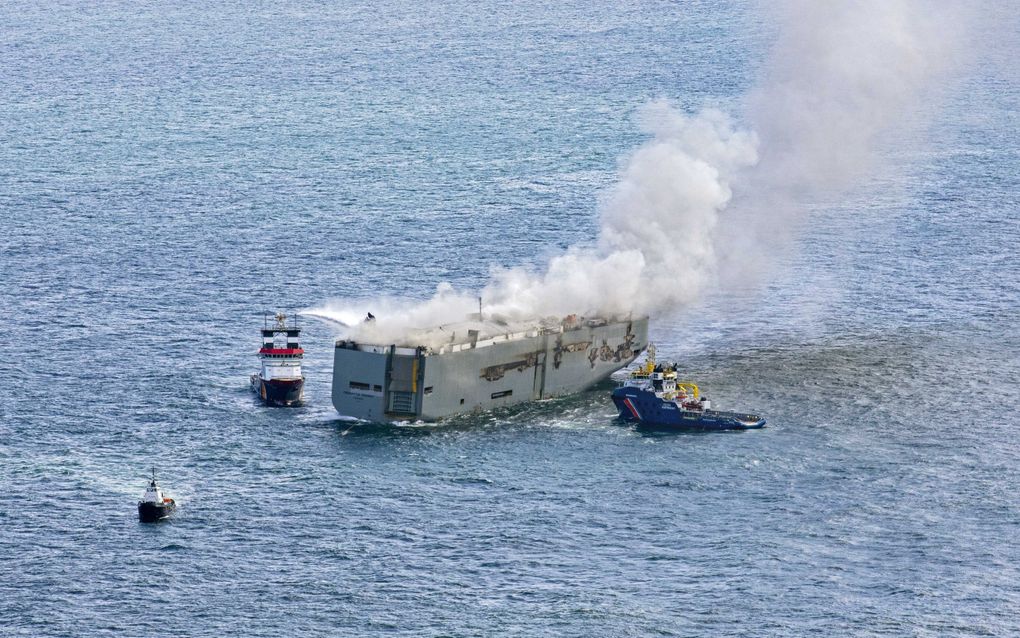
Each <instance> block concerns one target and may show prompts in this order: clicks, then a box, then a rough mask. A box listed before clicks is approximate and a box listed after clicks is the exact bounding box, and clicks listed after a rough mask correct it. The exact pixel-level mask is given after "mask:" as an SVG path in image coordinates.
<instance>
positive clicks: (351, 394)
mask: <svg viewBox="0 0 1020 638" xmlns="http://www.w3.org/2000/svg"><path fill="white" fill-rule="evenodd" d="M647 345H648V317H640V318H636V319H635V318H630V317H627V318H624V319H618V318H605V317H595V318H585V317H578V316H576V315H569V316H567V317H565V318H562V319H545V320H534V321H530V322H523V323H516V324H510V323H508V322H504V321H498V320H496V321H487V322H483V321H481V318H480V315H479V316H478V317H476V320H475V321H465V322H462V323H458V324H447V325H443V326H439V327H437V328H433V329H431V330H425V331H420V332H418V333H416V334H413V335H409V336H408V337H406V338H405V339H403V340H402V341H401V342H400V343H393V344H366V343H358V342H355V341H353V340H351V339H340V340H338V341H337V342H336V346H335V349H334V356H333V390H332V396H333V406H334V407H335V408H336V410H337V412H339V413H340V414H341V415H343V416H349V417H355V418H358V419H364V420H368V421H419V420H420V421H435V420H438V419H442V418H445V417H449V416H453V415H456V414H461V413H465V412H477V411H482V410H489V409H492V408H497V407H503V406H510V405H515V404H518V403H524V402H526V401H536V400H539V399H547V398H550V397H556V396H562V395H566V394H571V393H574V392H579V391H581V390H584V389H585V388H588V387H590V386H592V385H593V384H595V383H597V382H598V381H601V380H603V379H605V378H606V377H608V376H609V375H610V374H612V373H613V372H615V371H617V370H619V369H620V368H622V367H624V366H626V365H628V364H629V363H630V362H632V361H633V360H634V359H635V358H636V357H637V356H638V355H640V354H641V352H642V351H643V350H644V349H645V347H646V346H647Z"/></svg>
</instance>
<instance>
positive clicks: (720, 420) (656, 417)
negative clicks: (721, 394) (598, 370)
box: [613, 386, 765, 430]
mask: <svg viewBox="0 0 1020 638" xmlns="http://www.w3.org/2000/svg"><path fill="white" fill-rule="evenodd" d="M613 403H614V404H615V405H616V408H617V409H618V410H619V411H620V418H621V419H623V420H624V421H632V422H636V423H640V424H641V425H644V426H648V427H654V428H659V429H666V430H755V429H758V428H761V427H764V426H765V419H763V418H762V417H760V416H758V415H754V414H743V413H739V412H723V411H721V410H685V409H683V408H680V407H678V406H677V405H676V403H675V402H673V401H666V400H664V399H661V398H659V397H657V396H655V393H654V392H649V391H648V390H642V389H640V388H635V387H633V386H623V387H620V388H617V389H616V390H614V391H613Z"/></svg>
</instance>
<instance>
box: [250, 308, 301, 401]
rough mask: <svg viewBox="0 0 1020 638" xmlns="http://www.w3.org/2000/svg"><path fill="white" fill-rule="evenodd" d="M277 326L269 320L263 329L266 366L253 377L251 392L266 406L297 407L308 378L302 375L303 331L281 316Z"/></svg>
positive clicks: (261, 355) (262, 351)
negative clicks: (301, 335) (301, 343)
mask: <svg viewBox="0 0 1020 638" xmlns="http://www.w3.org/2000/svg"><path fill="white" fill-rule="evenodd" d="M274 319H275V320H276V323H275V324H273V325H269V322H268V321H267V322H266V324H265V325H264V326H263V327H262V348H261V349H260V350H259V353H258V354H259V360H260V361H261V363H262V367H261V369H260V370H259V372H256V373H255V374H253V375H251V389H252V390H253V391H254V392H255V393H256V394H258V395H259V398H260V399H262V400H263V401H264V402H265V403H266V405H283V406H287V405H294V404H296V403H299V402H300V401H301V399H302V397H303V396H304V387H305V378H304V376H302V374H301V360H302V359H303V358H304V355H305V351H304V350H302V349H301V345H300V342H299V339H298V337H299V335H300V334H301V328H299V327H298V326H297V323H296V322H295V323H294V324H293V325H290V326H288V325H287V315H285V314H283V313H277V314H276V316H275V317H274Z"/></svg>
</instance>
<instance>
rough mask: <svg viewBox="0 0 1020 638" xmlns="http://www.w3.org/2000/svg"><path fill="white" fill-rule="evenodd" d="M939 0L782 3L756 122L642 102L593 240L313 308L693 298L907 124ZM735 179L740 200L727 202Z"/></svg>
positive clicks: (533, 310)
mask: <svg viewBox="0 0 1020 638" xmlns="http://www.w3.org/2000/svg"><path fill="white" fill-rule="evenodd" d="M772 6H774V5H773V4H771V3H770V4H769V7H772ZM949 6H950V5H946V4H939V5H937V6H933V5H931V4H926V3H920V2H915V1H912V0H831V1H827V2H815V1H807V0H796V1H791V2H787V3H786V4H785V5H783V6H782V9H781V10H780V11H779V14H778V15H779V20H780V27H781V28H780V36H779V38H778V40H777V42H776V45H775V47H774V49H773V52H772V54H771V57H770V59H769V62H768V63H767V64H766V66H765V71H764V75H763V78H762V81H761V82H760V84H759V86H758V87H757V88H756V89H755V90H754V91H753V92H752V94H751V95H750V96H749V100H748V102H749V118H748V119H749V120H750V121H751V122H752V123H753V126H754V129H755V130H756V131H757V133H753V132H751V131H750V130H742V129H741V128H739V127H737V126H735V125H734V124H733V123H732V122H731V120H730V119H729V118H728V117H727V116H726V115H725V114H723V113H721V112H719V111H717V110H711V109H708V110H704V111H702V112H700V113H698V114H697V115H686V114H684V113H681V112H679V111H678V110H676V109H674V108H672V107H670V106H669V105H668V104H667V103H666V102H665V101H656V102H653V103H651V104H649V105H647V106H646V107H644V108H643V109H642V110H641V111H640V113H639V122H640V125H641V127H642V130H643V131H644V132H646V133H648V134H649V136H650V139H649V141H648V142H646V143H644V144H643V145H642V146H640V147H639V148H638V149H637V150H636V151H634V152H633V153H632V154H631V155H630V156H629V157H628V158H626V160H625V161H624V162H623V164H622V169H621V174H620V177H619V181H618V183H617V184H616V185H615V187H613V188H612V189H611V190H610V192H609V193H608V194H607V195H606V196H605V197H604V198H603V200H602V203H601V206H600V211H599V212H600V231H599V236H598V241H597V244H596V245H595V246H594V247H592V248H577V247H575V248H572V249H570V250H568V251H566V253H564V254H563V255H560V256H557V257H554V258H553V259H551V260H550V261H549V263H548V264H547V265H546V267H545V269H544V270H542V271H534V270H529V269H526V268H514V269H508V270H498V271H495V272H493V273H492V278H491V281H490V283H489V284H488V285H487V286H486V287H485V288H484V289H483V290H482V291H481V292H480V293H476V292H467V291H456V290H454V289H453V288H452V287H450V286H449V285H448V284H441V285H440V286H439V287H438V288H437V291H436V293H435V295H434V296H433V297H432V298H431V299H429V300H428V301H425V302H415V301H407V300H399V299H383V300H379V299H374V300H371V301H370V302H366V301H357V300H344V301H340V302H335V303H332V304H327V305H326V306H324V307H322V308H318V309H315V310H313V311H310V312H311V313H313V314H321V315H324V316H330V317H333V318H336V319H340V320H342V321H345V323H351V321H349V320H354V321H357V320H359V318H360V317H363V316H364V314H365V313H367V312H368V310H370V309H371V310H372V312H375V313H376V314H377V315H378V319H377V321H375V322H371V323H359V324H358V326H357V328H356V329H355V332H354V335H353V336H355V338H358V339H360V340H367V341H375V342H386V343H389V342H392V341H395V340H399V339H400V338H401V337H403V336H406V335H407V333H408V331H409V330H410V329H412V328H418V327H428V326H435V325H439V324H444V323H448V322H451V321H458V320H461V319H463V318H464V316H465V315H466V314H468V313H472V312H477V304H478V302H477V298H478V297H479V296H481V297H482V298H483V299H484V301H485V310H486V313H487V314H489V315H492V316H502V317H504V318H506V319H508V320H511V321H512V320H518V319H523V318H531V317H543V316H549V315H558V316H563V315H566V314H570V313H579V314H604V315H620V314H627V313H631V312H633V313H640V314H644V313H649V314H656V313H661V312H664V311H668V310H670V309H674V308H677V307H681V306H683V305H685V304H688V303H690V302H692V301H694V300H695V299H697V298H698V296H699V295H700V294H701V293H702V292H703V290H704V289H705V287H706V286H707V285H710V284H713V283H714V282H716V281H717V278H718V275H719V272H718V271H719V268H720V265H721V264H722V266H724V267H725V268H726V269H727V271H728V273H727V275H728V278H730V279H731V280H732V279H733V278H735V277H738V275H735V274H734V273H738V272H739V273H746V271H747V269H748V268H759V267H760V263H759V262H757V261H755V260H754V259H752V258H751V257H752V256H753V255H755V254H762V252H763V247H765V246H768V245H769V242H764V241H763V238H766V237H769V238H776V237H779V238H782V237H783V236H784V235H785V234H787V233H789V232H790V231H789V230H788V229H790V228H791V227H792V226H794V225H795V224H796V221H797V220H798V219H800V218H802V217H803V215H804V213H805V211H807V210H809V208H810V202H811V200H812V198H813V197H817V196H818V194H819V193H821V192H826V191H832V190H833V189H837V190H838V189H842V188H846V187H847V186H848V185H849V184H851V183H852V182H853V180H854V179H855V178H859V177H860V176H861V175H862V174H864V173H865V172H866V170H867V168H868V166H869V165H870V163H871V158H872V157H873V155H874V147H875V143H876V141H877V140H878V139H879V138H880V137H881V136H883V135H884V134H887V133H888V132H890V131H891V130H893V129H894V128H895V127H897V126H902V125H903V124H904V123H905V119H904V116H905V115H908V114H911V113H914V112H916V110H917V107H918V105H919V103H920V100H922V99H924V98H926V97H930V96H931V93H930V92H929V91H928V88H929V87H931V86H933V85H937V84H938V80H940V79H941V78H943V77H944V76H945V74H946V73H947V71H948V70H950V69H951V68H952V67H953V62H954V61H955V57H956V56H957V54H958V52H959V51H960V44H961V42H962V40H961V37H960V34H961V33H962V31H961V25H962V24H964V23H965V20H964V19H963V16H962V13H961V12H960V11H958V10H953V11H950V10H949V9H948V8H947V7H949ZM759 140H760V141H759ZM759 156H760V158H761V161H760V162H759ZM734 191H736V193H737V195H738V202H737V203H736V205H735V206H733V207H732V208H730V209H728V208H727V207H728V205H729V204H730V201H731V198H732V197H733V195H734ZM772 245H775V242H772ZM724 280H725V278H724Z"/></svg>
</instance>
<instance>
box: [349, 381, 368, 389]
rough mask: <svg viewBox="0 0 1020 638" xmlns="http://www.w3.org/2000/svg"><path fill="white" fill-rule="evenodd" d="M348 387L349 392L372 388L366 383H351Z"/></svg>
mask: <svg viewBox="0 0 1020 638" xmlns="http://www.w3.org/2000/svg"><path fill="white" fill-rule="evenodd" d="M349 385H350V386H351V390H370V389H371V388H372V386H370V385H368V384H367V383H361V382H360V381H351V382H350V384H349Z"/></svg>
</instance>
